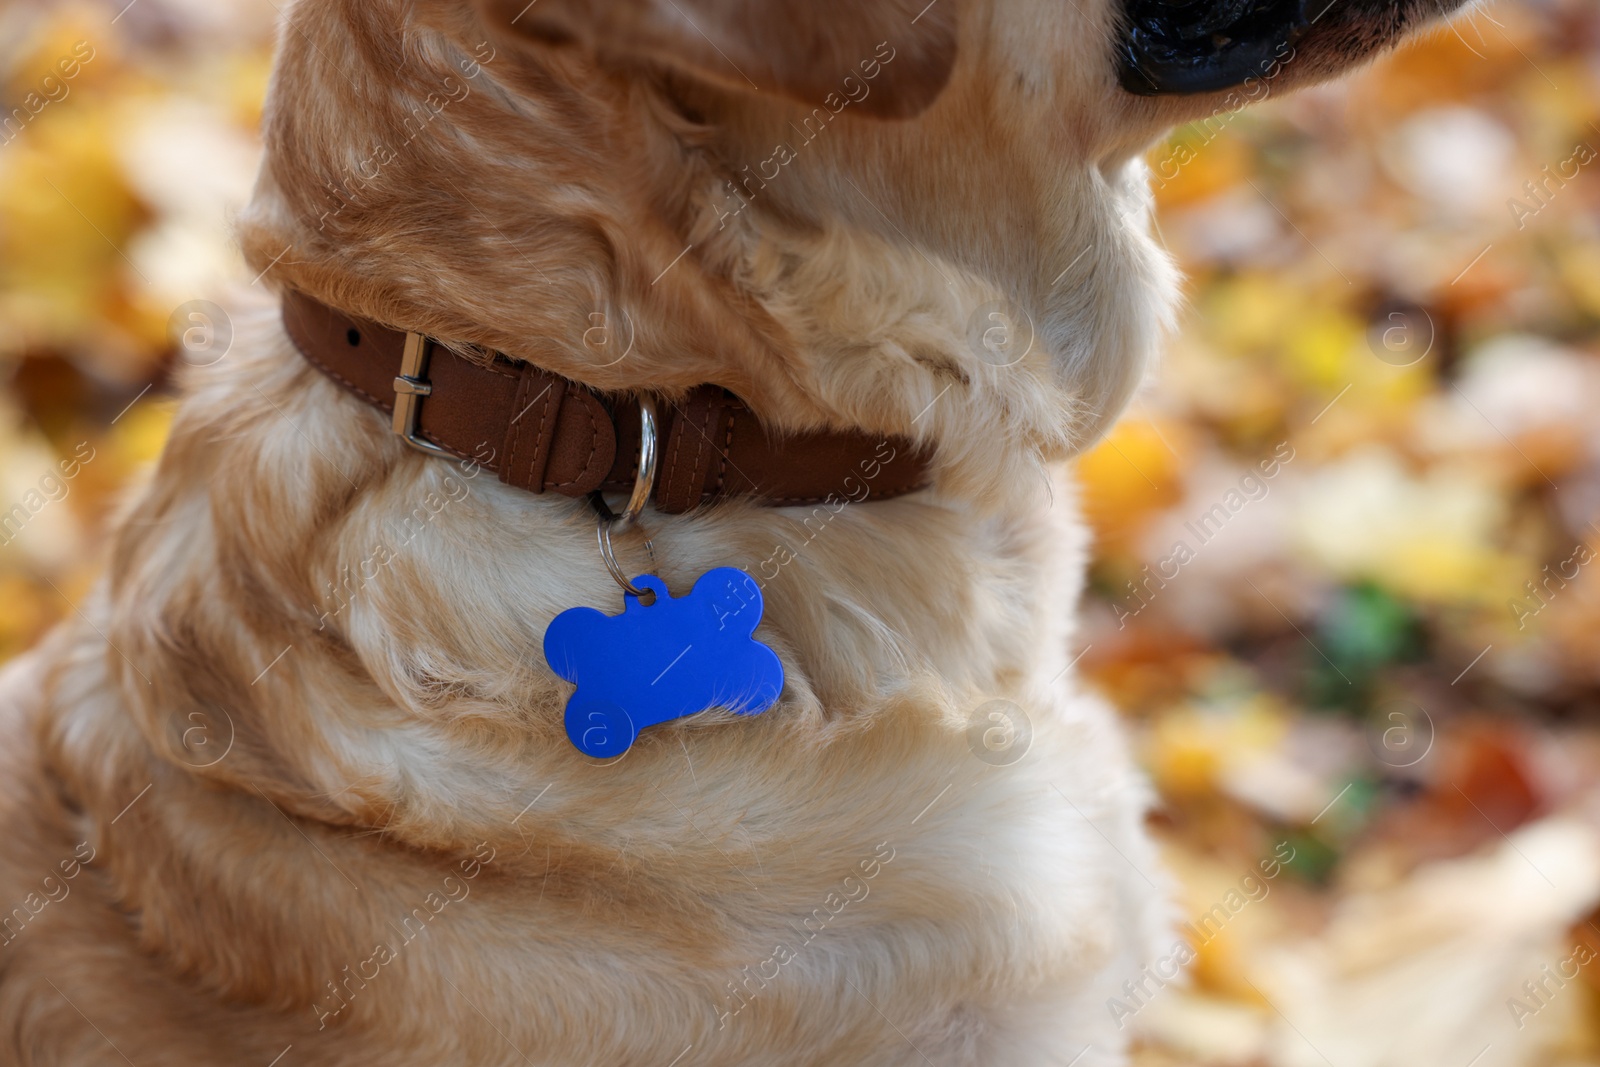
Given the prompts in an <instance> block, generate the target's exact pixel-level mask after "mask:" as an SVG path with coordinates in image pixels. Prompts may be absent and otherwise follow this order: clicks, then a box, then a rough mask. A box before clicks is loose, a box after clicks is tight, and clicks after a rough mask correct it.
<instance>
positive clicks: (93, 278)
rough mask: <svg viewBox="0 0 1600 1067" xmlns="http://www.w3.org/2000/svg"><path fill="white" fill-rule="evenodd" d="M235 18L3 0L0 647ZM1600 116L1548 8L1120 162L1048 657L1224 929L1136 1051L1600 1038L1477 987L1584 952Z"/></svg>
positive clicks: (204, 122) (1326, 1049)
mask: <svg viewBox="0 0 1600 1067" xmlns="http://www.w3.org/2000/svg"><path fill="white" fill-rule="evenodd" d="M275 14H276V13H275V11H274V10H273V8H272V5H271V3H270V2H264V3H254V2H250V3H242V4H225V5H224V4H213V5H204V4H201V3H199V2H198V0H189V2H177V0H136V2H135V3H134V4H132V5H129V6H127V7H126V8H124V7H123V4H122V3H116V4H111V5H97V4H66V5H55V6H50V7H37V6H21V5H15V6H11V7H7V8H5V9H3V10H0V40H5V41H7V42H8V47H7V49H6V51H5V55H4V57H3V60H0V62H3V64H4V66H3V69H0V85H3V91H4V100H5V104H6V107H7V108H8V109H18V108H20V109H21V112H20V114H21V115H23V116H26V117H25V118H24V119H19V118H17V117H16V116H17V115H18V114H19V112H17V111H16V110H12V111H11V114H12V115H13V121H12V122H11V123H10V124H9V125H7V126H6V127H5V128H4V130H3V132H0V322H3V323H4V325H5V329H4V330H3V331H0V379H3V380H4V382H5V388H4V390H3V391H0V460H3V461H0V510H3V509H6V508H11V509H12V511H11V512H9V513H7V514H8V515H10V516H11V519H10V521H11V526H10V527H8V528H3V529H0V604H3V605H4V611H0V657H9V656H11V655H14V654H16V653H17V652H19V651H20V650H21V649H23V648H25V647H26V646H27V645H28V644H30V643H31V642H33V641H34V640H36V639H37V638H38V636H39V635H40V634H41V633H42V632H43V631H44V629H45V628H47V627H48V626H49V625H50V624H51V623H52V622H53V621H54V620H56V619H59V618H61V617H62V616H64V615H66V614H67V613H69V612H70V610H71V608H70V602H71V601H72V600H74V599H75V598H77V597H78V596H80V595H81V594H82V592H83V590H84V588H85V587H86V584H87V582H88V580H89V579H90V577H91V576H92V574H93V573H94V570H95V566H96V563H95V560H96V552H95V549H96V546H97V544H98V539H99V535H100V532H101V531H102V530H103V528H104V525H105V523H106V521H107V516H108V513H109V511H110V509H111V508H112V507H113V504H114V500H115V499H116V496H117V494H118V492H119V491H121V489H122V487H124V486H125V485H127V484H128V483H129V482H130V481H131V480H133V479H134V478H135V477H136V476H137V474H138V472H139V470H140V469H141V468H143V467H144V466H145V465H146V464H148V462H149V461H150V460H151V459H152V458H153V457H154V456H155V455H156V454H157V452H158V451H159V448H160V444H161V440H162V437H163V434H164V432H165V427H166V420H167V414H168V402H167V401H166V400H165V399H164V398H163V395H164V390H163V388H162V383H163V382H164V376H165V373H166V368H167V367H168V366H169V364H170V362H171V360H172V358H173V357H172V347H173V346H172V339H171V337H170V335H169V319H170V317H171V316H172V314H173V311H174V309H175V308H178V307H180V306H182V305H186V304H188V302H190V301H196V300H204V299H207V298H214V297H216V295H217V294H218V292H219V291H220V286H221V285H222V283H223V281H224V280H232V281H235V282H238V283H248V282H249V281H250V280H251V279H250V278H249V277H248V276H247V275H246V274H245V272H244V271H243V267H242V265H241V264H240V263H239V260H238V257H237V253H236V252H235V251H234V250H233V248H232V246H231V244H230V242H229V238H228V229H227V227H228V221H229V218H230V215H231V213H232V212H233V211H235V210H237V208H238V206H239V205H240V204H241V203H242V202H243V201H244V199H245V198H246V196H247V195H248V191H249V186H250V183H251V180H252V177H253V171H254V167H255V161H256V158H257V152H258V147H257V144H256V141H255V133H254V130H255V126H256V123H257V121H258V118H259V108H260V102H261V98H262V95H263V93H264V90H265V85H266V77H267V72H268V69H269V65H270V36H271V27H272V21H273V18H274V17H275ZM64 60H71V61H72V62H74V63H76V69H75V73H74V74H72V76H70V77H68V76H67V75H66V72H65V68H63V66H62V63H63V61H64ZM46 79H55V80H54V82H47V80H46ZM30 94H32V102H30ZM35 105H37V107H35ZM1597 123H1600V14H1597V11H1596V8H1595V6H1594V5H1593V4H1592V3H1590V2H1587V0H1545V2H1538V3H1531V4H1522V5H1510V4H1504V5H1496V6H1494V7H1490V8H1484V9H1482V10H1480V11H1477V12H1475V13H1474V14H1472V15H1471V16H1470V17H1468V18H1467V19H1465V20H1463V21H1462V22H1460V23H1459V24H1457V26H1456V27H1455V28H1454V29H1447V30H1442V31H1439V32H1437V33H1434V34H1432V35H1431V36H1429V37H1428V38H1426V39H1424V40H1422V41H1419V42H1417V43H1415V44H1414V45H1412V46H1410V47H1408V48H1406V49H1405V50H1404V51H1402V52H1401V53H1400V54H1398V55H1397V56H1395V57H1392V58H1389V59H1386V60H1384V61H1382V62H1381V63H1379V64H1378V65H1377V66H1376V67H1374V68H1372V69H1370V70H1368V71H1367V72H1365V73H1363V74H1361V75H1360V76H1358V77H1357V78H1355V79H1353V80H1350V81H1347V82H1344V83H1340V84H1338V85H1333V86H1328V87H1323V88H1319V89H1315V90H1311V91H1308V92H1305V93H1302V94H1300V95H1298V96H1296V97H1294V98H1292V99H1288V100H1282V101H1279V100H1271V101H1269V102H1267V103H1266V104H1265V105H1263V106H1260V107H1256V108H1253V109H1250V110H1245V111H1241V112H1238V113H1224V114H1223V115H1219V116H1217V117H1214V118H1213V119H1211V120H1208V121H1206V122H1201V123H1196V124H1193V125H1191V126H1190V127H1187V128H1185V129H1183V130H1179V131H1177V132H1176V133H1175V134H1174V135H1173V137H1172V139H1171V140H1170V142H1169V143H1167V144H1164V145H1160V146H1157V147H1156V148H1154V149H1153V150H1152V152H1151V156H1150V159H1151V162H1152V165H1153V166H1154V167H1157V168H1158V169H1160V168H1162V167H1163V166H1164V167H1165V169H1160V177H1161V181H1160V182H1159V183H1158V189H1157V197H1158V203H1159V207H1160V210H1159V213H1158V220H1159V227H1160V232H1161V237H1162V239H1163V241H1164V242H1165V243H1166V244H1167V245H1168V247H1169V248H1170V249H1171V250H1172V252H1173V254H1174V255H1175V256H1176V258H1177V259H1178V260H1179V262H1180V263H1181V265H1182V266H1183V267H1184V268H1185V270H1186V271H1187V272H1188V273H1189V277H1190V281H1189V284H1188V294H1187V295H1188V299H1189V308H1188V311H1187V313H1186V314H1185V315H1184V317H1183V320H1182V323H1181V327H1180V329H1179V331H1178V332H1177V334H1176V335H1175V336H1174V337H1173V338H1171V340H1170V342H1169V344H1168V348H1167V356H1166V359H1165V361H1164V365H1163V367H1162V368H1161V370H1160V373H1159V375H1158V377H1157V379H1156V384H1155V385H1154V386H1153V388H1152V389H1151V390H1149V391H1148V392H1147V393H1146V394H1145V396H1144V397H1143V398H1142V399H1141V400H1140V401H1139V402H1138V403H1137V404H1136V405H1135V406H1134V408H1133V409H1132V411H1131V412H1130V413H1129V415H1128V416H1127V417H1126V418H1125V419H1124V420H1123V421H1122V422H1121V423H1120V424H1119V425H1118V427H1117V428H1116V429H1115V430H1114V431H1113V433H1112V434H1111V436H1110V437H1109V438H1108V439H1107V440H1106V441H1105V442H1104V443H1103V444H1102V445H1101V446H1099V447H1098V448H1096V449H1095V450H1094V451H1093V452H1091V453H1090V454H1088V455H1086V456H1084V457H1083V458H1082V460H1081V461H1080V463H1079V468H1078V469H1079V474H1080V476H1081V479H1082V481H1083V484H1084V494H1083V504H1084V508H1085V511H1086V514H1087V516H1088V518H1089V520H1090V522H1091V524H1092V526H1093V528H1094V531H1095V534H1096V541H1097V550H1096V558H1095V560H1094V564H1093V569H1092V573H1091V590H1090V594H1089V596H1088V598H1087V603H1086V607H1085V613H1086V616H1087V619H1086V625H1085V628H1084V632H1083V637H1082V641H1083V643H1084V645H1086V646H1087V651H1086V653H1085V655H1084V658H1083V660H1082V669H1083V670H1084V671H1085V672H1086V673H1087V675H1088V678H1089V680H1090V681H1091V682H1092V683H1093V684H1095V685H1096V686H1098V687H1099V688H1101V689H1103V690H1105V691H1106V692H1107V693H1109V694H1110V695H1111V696H1112V698H1113V699H1114V700H1115V701H1116V703H1117V704H1118V706H1119V707H1120V708H1121V709H1122V710H1123V711H1124V712H1125V713H1126V716H1127V719H1128V723H1129V726H1130V728H1131V729H1132V730H1133V731H1134V732H1135V740H1136V747H1137V751H1138V753H1139V756H1140V758H1141V760H1142V761H1143V763H1144V765H1145V766H1146V767H1147V768H1148V769H1149V771H1150V772H1151V774H1152V776H1153V778H1154V779H1155V782H1156V785H1157V787H1158V790H1159V793H1160V796H1161V804H1160V807H1159V810H1158V813H1157V816H1156V820H1157V826H1158V830H1159V832H1160V833H1161V835H1162V838H1163V841H1164V843H1165V848H1166V858H1167V862H1168V864H1169V865H1170V867H1171V868H1172V869H1173V870H1174V871H1176V872H1177V873H1178V875H1179V876H1180V879H1181V881H1182V885H1183V899H1182V901H1181V903H1180V912H1181V913H1182V917H1183V918H1184V919H1185V920H1190V919H1193V918H1195V917H1196V916H1199V915H1201V914H1204V913H1207V912H1208V911H1209V910H1210V909H1213V908H1215V907H1217V906H1219V903H1220V904H1221V905H1222V906H1224V910H1225V911H1226V912H1227V914H1228V917H1229V920H1228V922H1227V923H1226V925H1225V926H1224V927H1222V928H1221V930H1220V932H1219V933H1217V935H1216V936H1214V937H1210V938H1208V939H1207V940H1206V941H1205V943H1204V944H1201V945H1197V946H1195V949H1196V952H1197V956H1198V959H1197V963H1196V968H1195V971H1194V974H1195V981H1194V984H1193V985H1192V987H1191V988H1189V989H1186V990H1185V989H1179V988H1178V987H1177V986H1171V987H1168V988H1166V989H1164V990H1163V991H1162V992H1161V994H1160V996H1159V997H1157V998H1155V999H1154V1000H1152V1001H1151V1003H1150V1004H1149V1006H1148V1010H1145V1009H1144V1008H1141V1009H1140V1010H1139V1011H1138V1013H1137V1015H1136V1016H1134V1018H1133V1019H1132V1021H1131V1022H1130V1025H1133V1026H1135V1028H1136V1029H1137V1030H1138V1031H1139V1032H1140V1033H1141V1034H1143V1035H1144V1036H1145V1038H1146V1041H1145V1045H1144V1048H1143V1052H1142V1055H1143V1056H1144V1057H1145V1058H1146V1059H1147V1060H1148V1061H1149V1062H1216V1063H1240V1064H1246V1063H1262V1062H1265V1063H1272V1064H1284V1065H1291V1064H1292V1065H1299V1064H1302V1063H1305V1064H1326V1063H1332V1064H1335V1065H1336V1067H1357V1065H1365V1064H1371V1065H1374V1067H1376V1065H1378V1064H1386V1063H1405V1064H1406V1065H1407V1067H1415V1065H1417V1064H1421V1063H1434V1062H1437V1063H1441V1064H1449V1065H1450V1067H1466V1065H1467V1063H1468V1061H1469V1060H1472V1058H1473V1057H1474V1056H1478V1055H1481V1056H1482V1058H1481V1059H1479V1060H1476V1061H1475V1063H1476V1065H1477V1067H1494V1065H1495V1064H1497V1063H1503V1064H1534V1063H1558V1062H1559V1063H1572V1062H1590V1061H1592V1060H1593V1059H1594V1053H1595V1050H1596V1048H1597V1047H1600V1039H1597V1035H1600V1025H1597V1020H1600V1012H1597V1011H1596V1009H1595V1005H1594V998H1593V996H1592V995H1591V994H1590V993H1589V992H1588V991H1587V990H1588V989H1589V986H1588V985H1587V983H1588V982H1589V971H1588V969H1587V968H1584V969H1581V971H1580V973H1579V975H1578V976H1577V977H1575V978H1573V979H1572V980H1571V981H1570V983H1568V984H1567V985H1566V986H1564V987H1563V988H1562V989H1561V990H1559V991H1556V992H1551V993H1550V994H1549V997H1548V1000H1547V1002H1544V1003H1541V1004H1540V1005H1539V1010H1538V1011H1537V1012H1531V1011H1525V1012H1523V1013H1521V1014H1519V1013H1517V1012H1515V1011H1513V1010H1512V1009H1511V1007H1510V1006H1509V1003H1508V1002H1509V1001H1510V999H1511V998H1513V997H1514V996H1518V995H1520V996H1524V997H1525V996H1527V994H1526V993H1518V990H1519V989H1520V988H1521V985H1520V984H1521V983H1522V982H1523V981H1524V980H1525V979H1526V978H1527V977H1528V976H1529V975H1536V974H1538V973H1539V968H1540V967H1541V966H1543V965H1544V964H1545V963H1546V962H1552V963H1553V962H1558V961H1561V960H1564V959H1569V958H1572V956H1573V951H1572V946H1571V945H1570V944H1567V943H1566V942H1570V941H1571V940H1572V939H1573V938H1579V937H1592V938H1593V939H1594V943H1595V944H1596V945H1600V928H1596V927H1594V926H1592V925H1591V924H1590V921H1589V920H1590V918H1591V912H1592V910H1593V908H1594V906H1595V903H1596V900H1597V899H1600V835H1597V834H1596V833H1595V831H1594V829H1593V826H1592V825H1591V822H1590V821H1588V820H1587V819H1586V818H1583V817H1579V814H1581V813H1582V812H1585V811H1587V810H1589V809H1590V808H1593V807H1597V806H1600V805H1597V804H1596V803H1595V797H1594V795H1593V790H1594V788H1595V784H1596V773H1595V772H1596V769H1597V768H1600V723H1597V719H1596V712H1597V710H1600V702H1597V700H1596V696H1597V693H1600V689H1597V687H1600V638H1597V635H1600V574H1597V573H1593V572H1595V571H1596V567H1595V565H1594V561H1593V557H1594V555H1595V553H1596V551H1597V550H1600V529H1597V527H1596V526H1595V525H1594V523H1595V521H1596V516H1597V515H1600V420H1597V419H1596V416H1595V412H1596V411H1597V410H1600V356H1597V347H1600V159H1595V158H1593V153H1594V151H1595V150H1596V149H1600V127H1597ZM1170 161H1181V163H1178V164H1177V165H1176V166H1174V165H1172V164H1171V162H1170ZM84 456H92V458H90V459H88V460H87V461H85V460H84V459H83V457H84ZM68 462H71V463H75V464H76V469H75V471H74V474H73V476H72V477H71V478H64V477H62V474H63V472H64V470H65V468H64V467H63V466H62V464H63V463H68ZM47 477H48V478H50V479H52V480H51V481H45V479H46V478H47ZM35 505H37V507H35ZM17 507H20V508H21V513H20V518H19V517H18V514H19V513H18V512H17V511H16V508H17ZM5 517H6V516H5V515H0V524H3V522H4V521H5ZM1180 546H1181V548H1180ZM1575 813H1579V814H1575ZM1268 856H1276V857H1279V858H1280V859H1281V858H1282V857H1284V856H1292V858H1290V859H1288V860H1286V861H1285V862H1284V863H1283V870H1282V873H1280V874H1278V875H1276V876H1275V877H1274V879H1273V880H1272V882H1271V890H1270V893H1266V894H1264V895H1262V896H1261V898H1260V899H1254V898H1246V899H1247V902H1246V903H1245V904H1244V905H1243V906H1242V907H1241V908H1240V909H1239V910H1238V911H1237V912H1236V913H1235V912H1234V911H1232V910H1228V908H1227V904H1228V903H1229V902H1231V900H1232V899H1233V898H1231V897H1229V896H1228V893H1229V890H1230V887H1237V886H1238V885H1239V884H1240V880H1241V877H1242V876H1244V875H1246V874H1247V873H1248V872H1250V871H1252V870H1258V869H1260V865H1261V863H1262V861H1263V859H1264V858H1265V857H1268ZM1522 879H1525V880H1526V884H1525V883H1524V881H1523V880H1522ZM1530 887H1531V888H1530ZM1551 894H1553V895H1551ZM1511 898H1515V899H1511ZM1586 931H1587V932H1586ZM1518 1023H1520V1025H1516V1024H1518ZM1458 1053H1459V1054H1458Z"/></svg>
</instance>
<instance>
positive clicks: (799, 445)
mask: <svg viewBox="0 0 1600 1067" xmlns="http://www.w3.org/2000/svg"><path fill="white" fill-rule="evenodd" d="M283 324H284V328H285V329H286V330H287V331H288V334H289V338H290V340H291V341H293V342H294V345H295V347H296V348H297V349H299V351H300V354H301V355H303V356H304V357H305V358H306V360H307V361H308V362H309V363H311V364H312V365H313V366H315V367H316V368H317V369H318V370H320V371H322V373H324V374H326V375H327V376H328V377H329V378H331V379H333V380H334V381H336V382H338V383H339V384H340V385H342V386H344V388H345V389H347V390H349V391H350V392H352V393H354V394H355V395H356V396H359V397H361V398H362V399H363V400H365V401H366V402H367V403H369V404H371V405H372V406H373V407H376V408H381V409H383V410H384V411H386V412H389V413H390V414H391V416H392V418H393V426H394V430H395V432H396V434H398V435H399V436H400V437H401V438H402V439H403V440H406V441H407V443H409V444H411V445H412V446H413V447H415V448H418V449H420V450H422V451H425V452H428V453H430V454H434V455H440V454H445V455H454V456H459V457H461V458H463V459H473V460H476V461H477V462H478V463H479V464H481V465H482V466H483V467H484V468H486V469H488V470H492V471H494V472H495V473H496V474H497V475H498V476H499V478H500V480H501V481H503V482H505V483H507V484H508V485H513V486H516V487H517V488H519V489H526V490H528V491H529V492H533V493H543V492H556V493H560V494H562V495H563V496H570V497H581V496H584V495H585V494H587V493H590V492H593V491H595V490H602V491H608V492H610V491H615V492H620V493H628V492H630V491H631V490H632V489H633V487H634V484H635V480H636V479H635V475H636V470H635V468H636V467H637V465H638V457H639V443H640V441H639V438H640V426H639V407H638V405H637V404H636V403H634V402H632V401H631V400H629V399H626V398H623V397H620V396H609V395H607V394H602V393H599V392H596V391H595V390H593V389H590V388H589V387H587V386H585V385H582V384H580V383H577V382H573V381H569V380H568V379H566V378H562V377H560V376H558V375H555V374H551V373H549V372H548V371H544V370H540V369H539V368H537V367H534V366H532V365H530V364H528V363H521V362H516V361H513V360H510V359H507V358H506V357H504V356H500V355H495V356H494V357H493V358H492V359H491V360H489V361H488V362H479V361H475V360H469V359H465V358H463V357H461V356H458V355H456V354H455V353H454V352H451V351H450V350H449V349H447V348H445V347H443V346H442V345H438V344H434V343H433V342H431V341H429V340H428V339H427V338H425V337H422V336H420V335H417V334H407V333H405V332H404V331H401V330H396V329H392V328H390V327H387V326H382V325H380V324H378V323H375V322H371V321H369V320H366V319H360V318H356V317H354V316H351V315H347V314H345V313H344V312H341V311H337V310H335V309H333V308H330V307H328V306H327V305H325V304H323V303H321V302H319V301H317V300H315V299H313V298H312V297H309V296H306V295H305V294H304V293H300V292H297V291H293V290H290V291H288V292H286V293H285V294H284V298H283ZM660 421H661V425H660V441H661V445H660V459H659V471H658V473H657V475H656V484H655V493H654V503H655V506H656V508H657V510H659V511H662V512H666V513H669V514H676V513H681V512H685V511H689V510H691V509H692V508H695V507H699V506H701V505H703V504H707V503H710V502H712V501H714V500H718V499H722V498H725V497H735V496H737V497H744V498H748V499H750V500H752V501H753V502H754V503H758V504H764V505H768V506H773V507H788V506H805V505H811V504H821V503H834V502H837V501H853V502H863V501H867V500H886V499H889V498H891V497H896V496H902V495H904V494H906V493H911V492H915V491H916V490H918V489H923V488H926V486H927V485H928V483H929V475H930V468H931V463H930V459H931V457H930V456H929V455H928V454H927V453H926V452H923V451H919V450H918V449H917V447H916V446H915V445H914V444H913V443H912V442H911V441H909V440H907V439H905V438H900V437H879V436H876V435H873V434H866V433H860V432H857V431H822V432H811V433H798V434H791V435H788V436H785V437H781V438H778V437H772V436H770V435H769V434H768V433H767V431H766V429H765V428H764V427H763V426H762V425H761V423H760V422H759V420H757V419H756V417H755V415H754V413H752V412H751V411H750V409H749V408H748V407H746V406H745V405H744V403H743V401H741V400H739V398H738V397H736V396H734V395H733V394H732V393H730V392H728V391H727V390H726V389H723V388H722V387H720V386H715V385H701V386H696V387H695V388H694V389H692V390H690V392H689V394H688V396H687V397H686V398H685V399H684V401H683V402H682V403H678V404H664V405H662V408H661V420H660Z"/></svg>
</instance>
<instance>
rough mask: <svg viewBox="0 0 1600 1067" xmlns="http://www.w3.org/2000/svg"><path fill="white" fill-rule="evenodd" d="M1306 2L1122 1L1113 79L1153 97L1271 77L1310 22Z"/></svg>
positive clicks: (1314, 2) (1132, 90)
mask: <svg viewBox="0 0 1600 1067" xmlns="http://www.w3.org/2000/svg"><path fill="white" fill-rule="evenodd" d="M1310 2H1311V3H1312V4H1316V3H1319V2H1321V3H1326V2H1327V0H1310ZM1307 6H1308V4H1307V3H1306V2H1304V0H1220V2H1219V0H1126V4H1125V6H1124V8H1123V11H1124V20H1123V32H1122V36H1121V38H1120V39H1119V41H1118V45H1117V60H1118V72H1117V73H1118V80H1119V81H1120V82H1121V83H1122V87H1123V88H1124V89H1126V90H1128V91H1129V92H1131V93H1138V94H1140V95H1141V96H1155V95H1158V94H1166V93H1175V94H1185V93H1206V92H1216V91H1219V90H1222V89H1227V88H1230V87H1232V86H1235V85H1240V84H1242V83H1244V82H1245V81H1247V80H1248V79H1250V78H1269V77H1273V76H1275V73H1276V70H1277V67H1276V66H1275V65H1276V64H1281V63H1282V62H1283V60H1284V58H1285V57H1286V56H1287V55H1289V54H1290V52H1291V50H1292V48H1293V44H1294V41H1295V40H1296V39H1297V38H1298V37H1299V36H1300V35H1301V34H1302V33H1303V32H1304V31H1305V30H1306V29H1307V27H1309V26H1310V25H1311V22H1312V17H1311V16H1310V15H1309V14H1308V13H1307V11H1306V8H1307Z"/></svg>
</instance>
